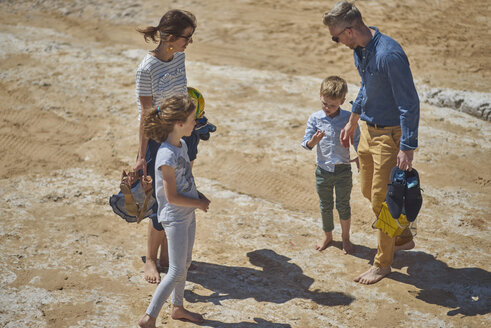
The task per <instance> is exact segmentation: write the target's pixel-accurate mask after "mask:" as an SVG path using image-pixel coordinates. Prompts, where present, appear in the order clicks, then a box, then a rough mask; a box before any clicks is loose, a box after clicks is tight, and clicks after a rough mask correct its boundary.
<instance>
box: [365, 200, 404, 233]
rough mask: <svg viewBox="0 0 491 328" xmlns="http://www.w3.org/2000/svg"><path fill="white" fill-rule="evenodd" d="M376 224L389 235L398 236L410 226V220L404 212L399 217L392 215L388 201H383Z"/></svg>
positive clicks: (376, 226)
mask: <svg viewBox="0 0 491 328" xmlns="http://www.w3.org/2000/svg"><path fill="white" fill-rule="evenodd" d="M374 225H375V228H377V229H380V230H382V231H383V232H385V233H386V234H387V235H388V236H389V237H396V236H399V235H400V234H401V233H402V231H403V230H404V229H406V228H407V227H408V226H409V222H408V220H407V218H406V215H404V214H401V216H400V217H399V218H397V219H394V218H393V217H392V215H390V211H389V208H388V207H387V203H386V202H383V203H382V209H381V210H380V213H379V215H378V218H377V221H375V223H374ZM372 226H373V225H372Z"/></svg>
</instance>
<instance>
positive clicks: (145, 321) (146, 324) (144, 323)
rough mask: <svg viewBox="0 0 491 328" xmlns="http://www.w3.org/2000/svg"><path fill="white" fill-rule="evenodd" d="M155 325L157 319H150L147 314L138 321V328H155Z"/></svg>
mask: <svg viewBox="0 0 491 328" xmlns="http://www.w3.org/2000/svg"><path fill="white" fill-rule="evenodd" d="M156 323H157V318H152V317H151V316H149V315H148V314H145V315H144V316H143V317H142V318H141V319H140V320H139V321H138V326H140V327H141V328H155V324H156Z"/></svg>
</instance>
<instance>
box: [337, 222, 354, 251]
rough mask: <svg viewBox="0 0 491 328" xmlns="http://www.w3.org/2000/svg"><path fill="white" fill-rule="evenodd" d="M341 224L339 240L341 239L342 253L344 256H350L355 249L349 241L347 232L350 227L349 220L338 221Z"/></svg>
mask: <svg viewBox="0 0 491 328" xmlns="http://www.w3.org/2000/svg"><path fill="white" fill-rule="evenodd" d="M339 221H340V222H341V233H342V235H341V238H342V239H343V251H344V254H352V253H353V251H354V250H355V247H354V246H353V244H352V243H351V241H350V240H349V230H350V226H351V219H348V220H339Z"/></svg>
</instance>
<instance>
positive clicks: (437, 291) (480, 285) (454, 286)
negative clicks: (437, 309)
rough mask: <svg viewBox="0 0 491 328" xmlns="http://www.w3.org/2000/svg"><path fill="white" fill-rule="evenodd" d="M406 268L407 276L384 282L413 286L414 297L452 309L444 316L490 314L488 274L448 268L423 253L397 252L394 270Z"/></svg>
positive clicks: (490, 280) (395, 274)
mask: <svg viewBox="0 0 491 328" xmlns="http://www.w3.org/2000/svg"><path fill="white" fill-rule="evenodd" d="M405 266H407V275H406V274H403V273H400V272H392V273H390V274H389V275H388V276H387V278H389V279H394V280H397V281H400V282H403V283H406V284H411V285H414V286H416V287H418V288H420V289H421V290H420V291H419V292H415V297H416V298H418V299H420V300H422V301H425V302H427V303H431V304H436V305H440V306H445V307H448V308H453V310H450V311H448V312H447V315H449V316H454V315H457V314H463V315H466V316H475V315H478V314H479V315H485V314H488V313H489V312H490V310H491V273H490V272H488V271H486V270H483V269H480V268H459V269H458V268H451V267H449V266H448V265H447V264H446V263H444V262H442V261H440V260H438V259H436V258H435V257H434V256H433V255H431V254H427V253H424V252H415V251H411V252H399V253H398V254H397V255H396V257H395V258H394V263H393V265H392V267H393V268H397V269H401V268H402V267H405Z"/></svg>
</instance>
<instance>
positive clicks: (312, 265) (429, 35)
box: [0, 0, 491, 328]
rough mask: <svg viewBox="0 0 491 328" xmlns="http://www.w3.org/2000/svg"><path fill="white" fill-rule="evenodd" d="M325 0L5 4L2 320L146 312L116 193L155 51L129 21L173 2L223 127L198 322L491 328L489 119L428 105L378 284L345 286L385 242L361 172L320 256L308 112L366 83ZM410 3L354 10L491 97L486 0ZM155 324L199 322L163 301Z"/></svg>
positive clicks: (207, 166)
mask: <svg viewBox="0 0 491 328" xmlns="http://www.w3.org/2000/svg"><path fill="white" fill-rule="evenodd" d="M333 3H334V1H314V0H311V1H309V0H304V1H292V2H287V1H268V0H266V1H254V0H241V1H238V0H237V1H228V0H217V1H201V2H199V1H194V0H184V1H180V0H176V1H140V2H134V1H128V0H121V1H119V0H118V1H89V0H85V1H82V0H77V1H63V0H49V1H41V0H38V1H8V0H7V1H0V40H1V41H0V42H1V47H0V58H1V60H0V99H1V103H0V118H1V125H0V151H1V153H2V159H1V162H0V163H1V165H0V186H1V187H0V218H1V222H2V224H1V225H0V247H1V253H0V254H1V257H2V261H1V262H0V287H1V289H0V327H9V328H10V327H36V328H38V327H134V326H135V323H136V321H137V320H138V318H139V317H140V316H141V315H142V314H143V312H144V311H145V308H146V306H147V304H148V302H149V301H150V298H151V295H152V293H153V291H154V289H155V286H154V285H150V284H148V283H146V282H145V281H144V279H143V265H142V262H141V256H143V255H145V250H146V246H145V245H146V244H145V243H146V228H147V225H146V221H145V222H144V224H140V225H137V224H127V223H125V222H124V221H123V220H121V219H120V218H119V217H117V216H116V215H114V214H113V213H112V211H111V209H110V207H109V206H108V204H107V200H108V198H109V196H110V195H111V194H112V193H115V192H117V185H118V180H119V177H120V172H121V170H122V169H123V168H127V167H129V166H131V165H132V164H133V161H134V158H135V155H136V150H137V129H138V128H137V121H136V119H137V108H136V105H135V92H134V87H135V86H134V80H135V70H136V67H137V65H138V63H139V61H140V60H141V58H142V56H143V55H144V53H145V49H151V45H145V44H144V42H143V39H142V38H141V36H140V35H138V34H137V33H136V32H135V31H134V29H135V27H136V26H137V25H147V24H155V23H156V21H157V20H158V19H159V18H160V16H161V15H162V13H163V12H165V11H166V10H167V9H170V8H176V7H177V8H186V9H189V10H191V11H193V12H194V13H195V14H196V16H197V18H198V22H199V27H198V30H197V32H196V36H195V38H194V40H195V43H193V44H192V45H191V46H190V47H189V49H188V52H187V58H188V63H187V71H188V81H189V85H190V86H194V87H196V88H198V89H199V90H200V91H202V92H203V94H204V95H205V98H206V112H207V116H208V118H209V119H210V121H211V122H213V123H215V124H216V125H217V126H218V131H217V132H216V133H215V134H213V135H212V138H211V140H210V141H207V142H202V143H201V144H200V148H199V155H198V160H197V162H196V163H195V172H194V174H195V176H196V180H197V184H198V187H199V189H200V190H201V191H203V192H204V193H205V194H207V195H208V196H209V197H210V198H211V200H212V206H211V210H210V211H209V212H208V213H206V214H204V213H203V212H198V214H197V216H198V234H197V241H196V247H195V252H194V260H195V263H196V264H197V265H198V269H197V270H196V271H194V272H190V274H189V276H188V282H187V284H186V293H185V298H186V304H187V306H188V307H189V308H190V309H192V310H195V311H199V312H201V313H204V315H205V317H206V319H207V321H206V322H205V323H204V324H203V326H205V327H241V328H245V327H271V328H272V327H489V326H490V325H491V316H490V309H491V274H490V254H489V249H490V246H491V238H490V232H489V223H490V218H491V215H490V213H491V211H490V204H491V164H490V160H491V155H490V154H491V152H490V148H491V125H490V123H489V122H487V121H484V120H480V119H478V118H475V117H472V116H469V115H466V114H464V113H461V112H458V111H455V110H453V109H450V108H441V107H434V106H433V105H430V104H428V103H422V108H421V122H420V148H419V150H418V151H417V153H416V158H415V162H414V166H415V168H417V169H418V170H419V172H420V175H421V179H422V187H423V189H424V207H423V209H422V210H421V213H420V215H419V217H418V235H417V237H416V244H417V246H416V248H415V249H414V250H413V251H409V252H401V253H399V254H397V255H396V258H395V261H394V270H393V273H391V274H390V275H389V276H388V277H387V278H386V279H383V280H382V281H381V282H380V283H378V284H376V285H372V286H361V285H358V284H356V283H354V282H353V281H352V279H353V278H354V277H355V276H356V275H357V274H359V273H361V272H363V271H364V270H366V269H367V268H368V267H369V263H370V262H371V260H372V258H373V255H374V253H375V251H376V232H375V231H374V230H372V228H371V223H372V221H373V220H374V218H373V216H372V214H371V212H370V210H369V204H368V202H367V201H366V200H364V199H363V197H362V196H361V193H360V191H359V183H358V182H359V181H358V175H357V173H354V188H353V193H352V215H353V216H352V217H353V226H352V241H353V242H354V243H355V244H356V253H355V254H354V255H353V256H346V255H343V253H342V251H341V250H340V241H339V240H340V229H339V224H338V223H336V229H335V233H334V236H335V240H336V242H335V243H334V247H329V248H328V249H327V250H325V251H324V252H321V253H319V252H317V251H315V250H314V249H313V245H314V244H315V242H316V241H317V240H318V238H320V237H321V235H322V232H321V227H320V218H319V213H318V199H317V195H316V193H315V185H314V169H315V166H314V162H315V154H314V152H306V151H305V150H303V149H302V148H301V147H300V141H301V138H302V136H303V132H304V126H305V122H306V120H307V118H308V116H309V114H310V113H312V112H313V111H315V110H317V109H318V108H319V103H318V100H317V99H318V88H319V83H320V81H321V79H322V78H324V77H325V76H327V75H330V74H338V75H341V76H343V77H345V78H346V79H348V81H349V82H350V94H349V98H350V99H353V97H354V96H355V95H356V91H357V87H356V86H357V85H358V84H359V77H358V76H357V73H356V70H355V68H354V65H353V58H352V53H351V51H350V50H349V49H347V48H345V47H343V46H340V45H336V44H334V43H332V42H331V41H330V37H329V35H328V31H327V29H326V28H325V27H324V26H323V25H322V22H321V16H322V13H323V12H324V11H325V10H327V9H329V8H330V7H331V6H332V4H333ZM403 3H404V4H401V2H400V1H389V2H387V1H360V2H359V7H360V8H361V9H362V12H363V13H364V14H365V19H366V21H367V23H368V24H369V25H374V26H377V27H379V28H380V29H381V31H382V32H384V33H387V34H389V35H390V36H392V37H394V38H395V39H396V40H398V41H400V42H401V44H402V45H403V47H404V48H405V50H406V52H407V53H408V56H409V59H410V62H411V67H412V69H413V73H414V77H415V80H416V82H417V85H418V89H420V88H422V89H424V88H430V89H431V88H442V89H445V90H447V89H450V90H462V91H463V90H466V91H468V92H469V93H467V94H472V92H479V94H480V95H484V97H485V98H486V99H488V98H489V97H490V94H489V86H490V82H491V64H490V60H489V53H490V50H491V49H490V47H491V36H490V30H491V29H490V23H489V22H490V20H489V19H490V17H491V15H490V6H489V3H488V1H485V0H472V1H470V2H469V1H463V0H448V1H443V0H441V1H438V0H434V1H423V0H408V1H404V2H403ZM459 92H460V91H459ZM469 101H472V100H469ZM488 107H489V104H488ZM345 108H346V107H345ZM347 109H349V107H347ZM336 220H337V219H336ZM158 323H159V325H160V326H166V327H167V326H168V327H194V326H195V325H194V324H191V323H183V322H180V321H174V320H172V319H171V318H170V316H169V311H168V307H167V305H165V306H164V309H163V310H162V312H161V315H160V317H159V319H158Z"/></svg>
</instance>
